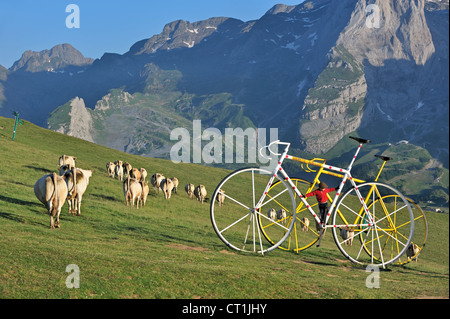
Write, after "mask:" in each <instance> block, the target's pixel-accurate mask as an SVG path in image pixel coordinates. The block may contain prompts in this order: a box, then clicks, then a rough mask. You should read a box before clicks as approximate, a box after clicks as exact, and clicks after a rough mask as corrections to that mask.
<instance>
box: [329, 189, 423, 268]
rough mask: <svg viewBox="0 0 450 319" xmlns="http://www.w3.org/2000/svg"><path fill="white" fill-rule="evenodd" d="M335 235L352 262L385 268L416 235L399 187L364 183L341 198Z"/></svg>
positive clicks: (335, 223)
mask: <svg viewBox="0 0 450 319" xmlns="http://www.w3.org/2000/svg"><path fill="white" fill-rule="evenodd" d="M362 202H364V204H363V205H362ZM366 208H367V209H366ZM332 232H333V238H334V241H335V243H336V245H337V246H338V247H339V250H340V251H341V252H342V253H343V254H344V256H346V257H347V258H348V259H350V260H351V261H352V262H354V263H360V264H372V265H377V266H383V268H384V267H385V266H387V265H390V264H392V263H394V262H395V261H397V260H398V259H399V258H400V257H401V256H402V255H403V254H404V253H405V252H406V250H407V248H408V246H409V244H410V243H411V240H412V237H413V234H414V216H413V212H412V209H411V207H410V205H409V203H408V201H407V200H406V199H405V197H404V196H403V195H402V194H401V193H400V192H399V191H397V190H396V189H395V188H393V187H391V186H389V185H386V184H383V183H378V182H370V183H364V184H361V185H358V186H357V187H356V188H352V189H350V190H348V191H347V192H346V193H345V194H344V195H342V197H341V198H340V200H339V202H338V203H337V207H336V209H335V211H334V213H333V219H332ZM354 239H357V240H354Z"/></svg>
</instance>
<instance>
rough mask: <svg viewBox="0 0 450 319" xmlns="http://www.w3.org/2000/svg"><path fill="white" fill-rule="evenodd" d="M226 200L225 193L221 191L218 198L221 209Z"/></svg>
mask: <svg viewBox="0 0 450 319" xmlns="http://www.w3.org/2000/svg"><path fill="white" fill-rule="evenodd" d="M224 200H225V191H224V190H222V189H219V192H218V193H217V196H216V201H217V202H218V203H219V207H222V205H223V202H224Z"/></svg>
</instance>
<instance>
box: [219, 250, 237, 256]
mask: <svg viewBox="0 0 450 319" xmlns="http://www.w3.org/2000/svg"><path fill="white" fill-rule="evenodd" d="M220 253H222V254H227V255H236V254H235V253H233V252H231V251H229V250H225V249H224V250H221V251H220Z"/></svg>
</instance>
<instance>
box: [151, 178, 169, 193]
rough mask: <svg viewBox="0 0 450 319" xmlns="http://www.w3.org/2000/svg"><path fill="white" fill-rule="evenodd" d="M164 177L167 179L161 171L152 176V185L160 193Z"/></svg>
mask: <svg viewBox="0 0 450 319" xmlns="http://www.w3.org/2000/svg"><path fill="white" fill-rule="evenodd" d="M164 179H166V178H165V177H164V176H163V175H162V174H160V173H155V174H153V175H152V177H151V178H150V183H151V184H152V186H153V188H154V189H155V191H158V194H159V190H160V189H162V188H161V182H162V181H163V180H164Z"/></svg>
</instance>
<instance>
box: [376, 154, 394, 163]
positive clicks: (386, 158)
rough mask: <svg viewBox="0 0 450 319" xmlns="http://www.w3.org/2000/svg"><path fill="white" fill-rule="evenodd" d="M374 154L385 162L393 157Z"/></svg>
mask: <svg viewBox="0 0 450 319" xmlns="http://www.w3.org/2000/svg"><path fill="white" fill-rule="evenodd" d="M374 156H375V157H378V158H379V159H381V160H383V161H385V162H387V161H390V160H392V159H393V158H392V157H388V156H382V155H374Z"/></svg>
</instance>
